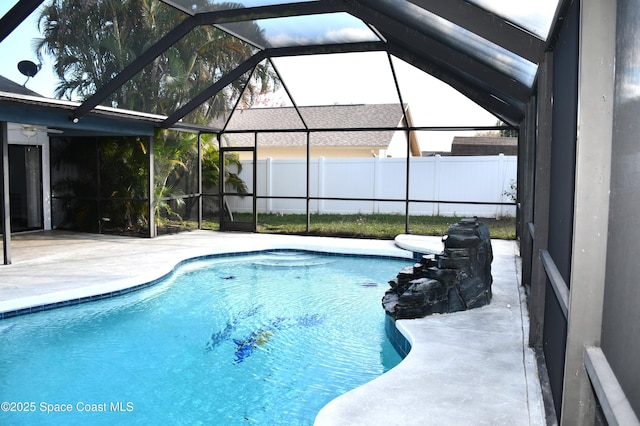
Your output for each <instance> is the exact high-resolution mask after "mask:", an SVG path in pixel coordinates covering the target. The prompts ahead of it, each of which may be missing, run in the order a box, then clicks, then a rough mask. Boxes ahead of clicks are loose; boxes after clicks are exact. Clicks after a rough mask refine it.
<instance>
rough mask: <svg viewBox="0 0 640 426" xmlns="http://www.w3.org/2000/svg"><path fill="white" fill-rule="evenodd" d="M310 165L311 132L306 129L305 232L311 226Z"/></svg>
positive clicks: (307, 231)
mask: <svg viewBox="0 0 640 426" xmlns="http://www.w3.org/2000/svg"><path fill="white" fill-rule="evenodd" d="M310 165H311V132H309V131H308V130H307V196H306V200H307V226H306V231H305V232H306V233H307V234H308V233H309V228H310V227H311V211H310V210H309V201H310V200H309V194H310V190H311V184H310V183H309V180H310V178H311V170H310V169H309V166H310Z"/></svg>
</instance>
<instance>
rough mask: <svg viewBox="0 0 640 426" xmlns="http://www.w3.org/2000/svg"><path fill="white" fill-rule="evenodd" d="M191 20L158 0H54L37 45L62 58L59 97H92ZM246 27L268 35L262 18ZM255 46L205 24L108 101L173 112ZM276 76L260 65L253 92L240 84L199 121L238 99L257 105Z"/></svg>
mask: <svg viewBox="0 0 640 426" xmlns="http://www.w3.org/2000/svg"><path fill="white" fill-rule="evenodd" d="M193 3H195V4H199V3H202V4H206V3H207V0H194V1H193ZM220 7H221V8H229V7H231V6H230V4H222V5H220ZM185 18H186V16H185V15H184V14H182V13H181V12H179V11H177V10H176V9H174V8H172V7H170V6H167V5H166V4H164V3H162V2H160V1H158V0H100V1H98V0H51V1H50V2H49V3H48V4H46V5H45V6H44V7H43V8H42V9H41V13H40V17H39V20H38V25H39V28H40V31H41V33H42V38H40V39H38V40H36V43H35V49H36V53H37V55H38V56H39V57H42V55H44V54H48V55H51V56H52V57H53V58H55V59H54V70H55V73H56V75H57V77H58V78H59V80H60V83H59V84H58V86H57V87H56V90H55V94H56V96H57V97H59V98H63V97H64V98H69V99H72V98H73V99H79V100H84V99H86V98H88V97H89V96H91V95H92V94H93V93H94V92H95V91H96V90H97V89H98V88H99V87H101V86H102V85H104V84H105V83H106V82H107V81H109V80H110V79H111V78H113V77H114V76H115V75H116V74H117V73H118V72H120V71H121V70H122V69H123V68H124V67H125V66H126V65H128V64H129V63H130V62H132V61H133V60H134V59H135V58H136V57H138V56H139V55H141V54H142V53H143V52H144V51H145V50H147V49H148V48H149V46H151V45H152V44H153V43H154V42H155V41H156V40H158V39H160V38H161V37H162V36H163V35H164V34H166V33H167V32H169V31H170V30H171V29H172V28H173V27H175V26H176V25H177V24H178V23H179V22H180V21H182V20H184V19H185ZM243 25H245V26H247V27H249V29H250V30H251V32H252V33H253V34H255V36H256V37H258V38H259V37H261V36H262V32H261V30H260V29H259V27H258V26H257V25H256V24H255V23H251V22H249V23H245V24H243ZM255 50H256V49H255V48H254V47H253V46H251V45H249V44H248V43H246V42H244V41H242V40H240V39H238V38H236V37H234V36H233V35H231V34H229V33H226V32H224V31H222V30H220V29H218V28H216V27H214V26H211V25H206V26H200V27H197V28H195V29H194V30H192V31H191V32H189V33H188V34H187V35H186V36H185V37H183V38H182V39H181V40H180V41H178V42H177V43H176V44H174V45H173V46H171V47H170V48H169V49H167V50H166V51H165V52H164V53H163V54H162V55H160V56H159V57H158V58H156V59H155V60H154V61H153V62H152V63H151V64H149V65H148V66H146V67H145V68H144V69H143V70H142V71H141V72H140V73H138V74H137V75H136V76H135V77H133V78H132V79H131V80H130V81H128V82H127V83H126V84H125V85H124V86H123V87H122V88H121V89H120V90H118V91H117V92H115V93H113V94H112V95H111V96H110V97H109V99H108V100H107V101H106V102H107V105H108V106H113V107H118V108H125V109H130V110H135V111H143V112H150V113H155V114H162V115H168V114H170V113H172V112H173V111H175V110H176V109H177V108H179V107H180V106H182V105H184V104H185V103H186V102H187V101H189V100H190V99H192V98H193V97H194V96H195V95H196V94H197V93H199V92H200V91H202V90H203V89H204V88H206V87H208V86H209V85H211V84H212V83H213V82H214V81H216V80H217V79H218V78H220V77H221V76H222V75H225V74H227V73H228V72H230V71H231V70H233V69H234V68H236V67H237V66H238V65H239V64H240V63H241V62H243V61H244V60H246V59H247V58H249V57H250V56H251V55H252V54H254V53H255ZM274 80H275V75H274V74H273V73H272V72H271V71H270V69H269V68H268V67H267V66H265V65H260V66H258V67H257V69H256V72H255V73H254V74H253V76H252V81H251V84H248V85H247V88H246V89H245V88H244V86H245V84H246V81H241V80H237V81H235V82H234V83H232V85H231V86H230V87H229V88H227V90H223V91H220V92H219V93H218V94H217V95H216V96H215V97H214V98H213V99H211V100H210V101H208V102H207V103H205V104H203V105H201V106H200V108H199V109H198V110H197V111H196V112H195V113H194V114H191V115H190V118H191V121H192V122H194V123H196V124H209V123H210V122H211V120H212V119H214V118H215V116H216V114H220V113H221V112H226V110H227V108H229V107H230V106H232V105H233V104H232V102H231V100H232V99H237V97H238V96H240V95H241V94H242V96H243V99H242V101H243V102H245V103H249V102H251V101H253V100H254V99H255V97H256V96H257V95H258V94H260V93H262V92H264V91H265V90H266V89H267V87H268V85H269V84H270V83H271V82H272V81H274ZM243 89H244V90H243Z"/></svg>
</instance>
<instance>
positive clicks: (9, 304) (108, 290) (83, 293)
mask: <svg viewBox="0 0 640 426" xmlns="http://www.w3.org/2000/svg"><path fill="white" fill-rule="evenodd" d="M276 250H296V251H303V252H307V253H321V254H327V255H336V256H338V255H339V256H346V257H351V256H353V257H381V258H397V259H407V260H412V259H415V258H416V255H417V254H416V253H414V252H410V251H407V250H404V249H401V248H397V247H395V250H394V251H395V253H391V251H390V250H381V249H379V248H371V249H368V250H365V251H364V252H362V250H356V249H355V248H354V247H347V246H345V247H335V246H325V247H322V246H320V245H318V246H313V247H311V246H309V245H308V244H305V243H300V242H294V241H292V242H278V243H267V244H264V245H263V246H262V247H260V248H257V249H253V250H246V251H238V250H229V251H220V252H210V253H206V254H193V255H183V256H181V258H179V259H177V260H176V261H175V262H174V263H173V264H171V265H165V267H162V268H159V269H158V270H156V271H153V272H147V273H145V274H141V275H136V276H132V277H126V278H122V279H118V280H114V281H110V282H105V283H99V284H93V285H89V286H87V287H78V288H73V289H66V290H61V291H54V292H49V293H43V294H39V295H33V296H27V297H20V298H13V299H8V300H4V301H0V321H2V320H5V319H9V318H14V317H18V316H22V315H29V314H32V313H37V312H43V311H48V310H52V309H58V308H63V307H66V306H74V305H79V304H82V303H89V302H94V301H98V300H103V299H109V298H113V297H118V296H122V295H125V294H128V293H132V292H136V291H140V290H143V289H146V288H149V287H153V286H154V285H157V284H159V283H160V282H162V281H163V280H165V279H167V278H168V277H169V276H171V275H172V274H174V273H175V272H176V271H177V270H178V269H179V268H180V267H181V266H183V265H185V264H188V263H191V262H197V261H201V260H206V259H216V258H224V257H235V256H243V255H250V254H257V253H261V252H265V251H276ZM355 251H360V252H358V253H355Z"/></svg>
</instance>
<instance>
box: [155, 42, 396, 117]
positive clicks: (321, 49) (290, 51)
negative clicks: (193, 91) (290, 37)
mask: <svg viewBox="0 0 640 426" xmlns="http://www.w3.org/2000/svg"><path fill="white" fill-rule="evenodd" d="M374 50H385V45H384V44H383V43H381V42H363V43H354V44H335V45H319V46H293V47H281V48H273V49H265V50H261V51H260V52H258V53H256V54H255V55H253V56H252V57H250V58H249V59H247V60H246V61H244V62H243V63H241V64H240V65H239V66H238V67H236V68H234V69H233V70H232V71H231V72H229V73H228V74H225V75H224V76H222V77H221V78H220V79H219V80H218V81H216V82H215V83H214V84H212V85H211V86H209V87H208V88H206V89H205V90H203V91H202V92H200V93H198V94H197V95H196V96H195V97H194V98H193V99H191V100H190V101H189V102H187V103H186V104H185V105H183V106H182V107H181V108H180V109H178V110H177V111H175V112H174V113H173V114H171V115H170V116H169V117H167V118H166V119H165V120H164V121H163V122H162V124H161V126H162V127H164V128H169V127H171V126H173V125H174V124H176V123H177V122H178V121H179V120H181V119H182V118H183V117H184V116H186V115H187V114H189V113H190V112H191V111H193V110H194V109H196V108H197V107H198V106H200V105H201V104H202V103H204V102H206V101H207V99H210V98H212V97H213V96H215V95H216V94H217V93H218V92H219V91H220V90H222V89H224V88H225V87H227V86H228V85H229V84H231V83H232V82H234V81H235V80H236V79H238V78H240V77H241V76H242V75H243V74H244V73H246V72H247V71H249V70H251V69H252V68H253V67H255V66H256V65H257V64H259V63H260V62H262V61H263V60H264V59H267V58H278V57H284V56H303V55H321V54H329V53H347V52H371V51H374Z"/></svg>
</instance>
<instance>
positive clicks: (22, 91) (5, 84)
mask: <svg viewBox="0 0 640 426" xmlns="http://www.w3.org/2000/svg"><path fill="white" fill-rule="evenodd" d="M0 92H7V93H17V94H19V95H29V96H40V94H39V93H36V92H34V91H33V90H30V89H27V88H26V87H24V86H21V85H19V84H18V83H16V82H14V81H11V80H9V79H8V78H6V77H3V76H1V75H0Z"/></svg>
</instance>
